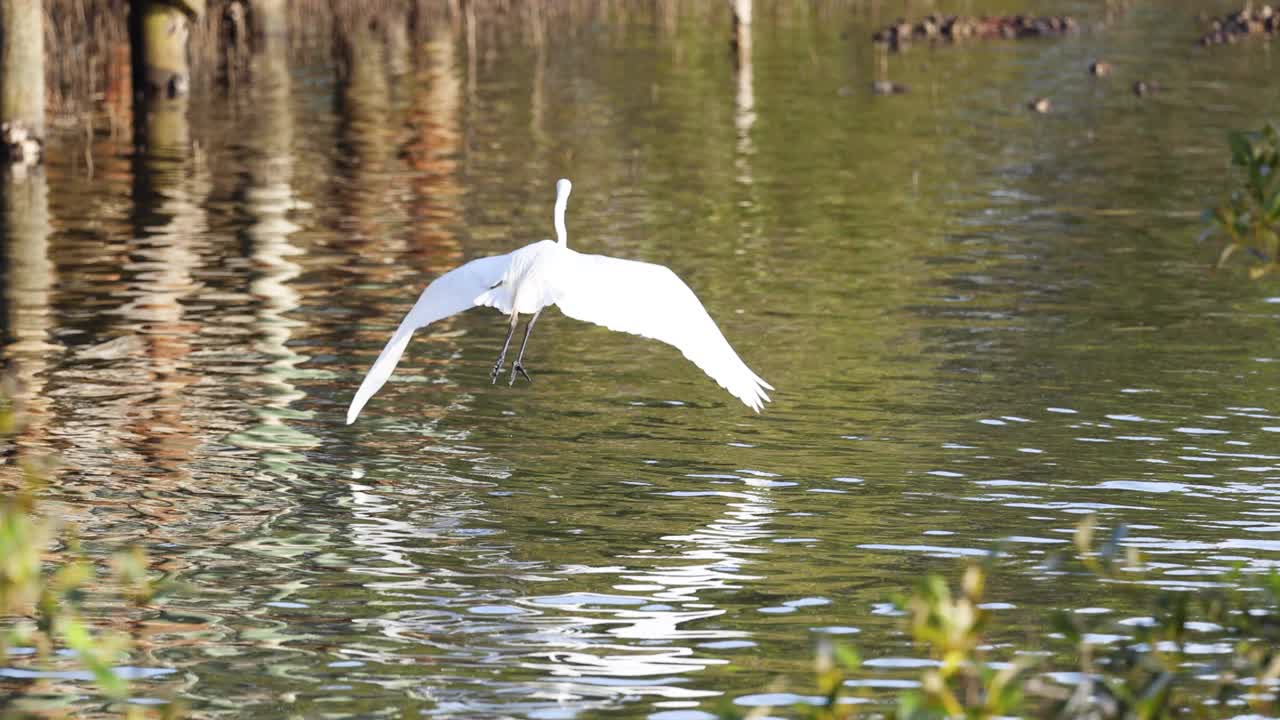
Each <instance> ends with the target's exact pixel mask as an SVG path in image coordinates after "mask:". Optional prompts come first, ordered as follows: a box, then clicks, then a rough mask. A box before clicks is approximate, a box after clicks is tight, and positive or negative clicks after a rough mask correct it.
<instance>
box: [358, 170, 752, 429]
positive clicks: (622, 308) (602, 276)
mask: <svg viewBox="0 0 1280 720" xmlns="http://www.w3.org/2000/svg"><path fill="white" fill-rule="evenodd" d="M572 188H573V184H572V183H570V182H569V181H568V180H566V179H563V178H562V179H560V180H559V181H558V182H557V183H556V204H555V228H556V239H555V240H540V241H538V242H535V243H533V244H531V245H526V246H524V247H522V248H520V249H519V250H515V251H513V252H509V253H507V254H505V255H494V256H492V257H485V258H479V259H476V260H472V261H471V262H469V263H466V264H464V265H461V266H459V267H457V268H454V269H453V270H450V271H449V272H447V273H445V274H443V275H441V276H440V277H438V278H436V279H435V280H433V281H432V282H431V284H429V285H427V287H426V289H425V290H423V291H422V294H421V295H419V296H418V301H417V302H415V303H414V305H413V307H412V308H411V309H410V310H409V313H408V314H407V315H405V317H404V320H402V321H401V322H400V327H399V328H398V329H397V330H396V331H395V333H394V334H393V335H392V336H391V339H390V340H388V341H387V344H386V346H385V347H384V348H383V349H382V352H381V353H380V354H379V355H378V358H377V359H376V360H374V362H373V366H372V367H370V368H369V371H368V373H366V374H365V376H364V380H363V381H362V382H361V383H360V388H359V389H358V390H356V394H355V397H354V398H352V400H351V405H350V407H348V409H347V424H348V425H350V424H351V423H353V422H355V420H356V418H357V417H359V416H360V411H361V410H362V409H363V408H364V406H365V404H366V403H368V402H369V399H370V398H371V397H373V394H374V393H376V392H378V390H379V389H380V388H381V387H382V386H383V384H385V383H386V382H387V378H389V377H391V373H392V371H393V370H395V367H396V364H397V363H399V362H400V356H401V355H403V354H404V350H405V347H406V346H408V344H409V339H410V338H411V337H412V336H413V332H414V331H415V330H417V329H418V328H422V327H425V326H427V325H428V324H430V323H433V322H436V321H437V320H441V319H444V318H446V317H449V316H450V315H455V314H457V313H460V312H462V311H463V310H468V309H470V308H473V307H491V308H496V309H497V310H498V311H499V312H502V313H503V314H505V315H509V316H510V318H511V320H510V323H509V326H508V328H507V338H506V340H505V341H504V342H503V344H502V351H501V352H500V353H499V354H498V360H497V362H495V363H494V364H493V371H492V372H491V373H490V376H489V377H490V381H491V382H494V383H496V382H497V381H498V376H499V375H500V374H501V373H502V370H503V364H504V362H505V360H506V357H507V350H508V349H509V348H510V346H511V338H512V336H513V335H514V334H515V332H516V327H517V326H518V325H519V322H520V316H521V315H530V316H531V317H530V318H529V322H528V324H527V325H526V326H525V331H524V340H523V341H522V342H521V344H520V351H519V353H518V354H517V355H516V360H515V362H514V363H512V366H511V379H510V381H509V384H511V385H514V384H515V381H516V378H517V376H522V377H524V378H525V379H526V380H529V381H530V382H532V378H530V377H529V373H528V371H527V370H526V369H525V366H524V352H525V350H526V349H527V348H528V346H529V336H530V335H531V334H532V333H533V324H534V323H535V322H537V320H538V317H539V316H540V315H541V314H542V311H543V310H544V309H546V308H547V306H549V305H555V306H556V307H558V308H560V312H562V313H564V314H565V315H568V316H569V317H571V318H575V319H578V320H584V321H586V322H590V323H595V324H597V325H603V326H604V327H607V328H609V329H610V330H617V331H620V332H626V333H631V334H633V335H640V336H642V337H647V338H652V339H654V340H661V341H662V342H665V343H667V344H669V345H673V346H675V347H676V348H677V349H678V350H680V352H681V353H683V354H684V356H685V357H686V358H688V359H689V360H690V361H691V362H692V363H693V364H694V365H697V366H698V367H699V368H701V369H702V371H703V372H705V373H706V374H707V375H709V376H710V377H711V379H712V380H715V381H716V382H717V383H719V385H720V386H721V387H723V388H724V389H725V390H728V391H729V394H731V395H733V396H734V397H736V398H738V399H739V400H741V401H742V402H743V403H745V404H746V405H747V407H749V408H751V409H752V410H755V411H756V412H760V408H762V407H763V406H764V403H766V402H768V401H769V396H768V395H767V394H766V392H765V391H766V390H772V389H773V386H772V385H770V384H769V383H767V382H765V381H764V379H763V378H761V377H760V376H759V375H757V374H755V373H754V372H752V371H751V368H749V367H747V366H746V364H745V363H743V362H742V359H741V358H739V357H738V354H737V353H736V352H734V350H733V348H732V347H731V346H730V345H729V342H728V341H727V340H725V339H724V335H723V334H722V333H721V332H720V328H719V327H717V326H716V324H715V321H714V320H712V319H711V316H710V315H708V314H707V310H706V308H704V307H703V306H702V303H701V302H700V301H699V300H698V297H697V296H696V295H694V294H693V291H692V290H690V289H689V286H688V285H686V284H685V283H684V281H683V280H681V279H680V278H679V277H678V276H677V275H676V274H675V273H674V272H672V271H671V270H670V269H669V268H667V267H664V266H662V265H655V264H653V263H647V262H639V261H636V260H623V259H620V258H613V257H607V256H604V255H587V254H584V253H579V252H577V251H574V250H571V249H569V240H568V233H567V232H566V231H565V224H564V212H565V208H566V206H567V205H568V203H569V192H570V190H572Z"/></svg>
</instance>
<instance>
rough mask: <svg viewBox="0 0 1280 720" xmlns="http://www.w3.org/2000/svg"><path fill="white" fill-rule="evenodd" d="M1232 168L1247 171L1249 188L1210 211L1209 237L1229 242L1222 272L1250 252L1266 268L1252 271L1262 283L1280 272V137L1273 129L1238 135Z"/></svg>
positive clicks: (1234, 138)
mask: <svg viewBox="0 0 1280 720" xmlns="http://www.w3.org/2000/svg"><path fill="white" fill-rule="evenodd" d="M1229 138H1230V143H1231V164H1232V165H1235V166H1236V167H1238V168H1241V169H1242V170H1244V185H1243V186H1242V187H1239V188H1237V189H1236V190H1234V191H1233V192H1232V193H1231V197H1230V199H1229V200H1228V202H1226V203H1224V204H1222V205H1220V206H1218V207H1217V208H1214V209H1212V210H1209V211H1206V220H1207V221H1208V222H1209V229H1208V230H1207V231H1206V235H1209V236H1219V237H1222V238H1224V239H1225V241H1226V243H1227V244H1226V246H1225V247H1223V249H1222V252H1221V253H1220V254H1219V255H1218V267H1222V266H1223V265H1224V264H1225V263H1226V262H1227V260H1228V259H1229V258H1230V257H1231V256H1232V255H1234V254H1235V253H1236V251H1237V250H1242V249H1243V250H1245V251H1246V252H1248V253H1250V254H1251V255H1253V256H1254V257H1256V258H1258V259H1259V260H1260V262H1259V263H1258V264H1255V265H1253V266H1252V267H1250V268H1249V276H1250V277H1251V278H1254V279H1257V278H1260V277H1262V276H1263V275H1266V274H1267V273H1269V272H1272V271H1273V270H1275V269H1276V268H1277V267H1280V235H1278V234H1277V233H1280V180H1277V178H1276V169H1277V167H1280V131H1277V128H1276V125H1275V124H1274V123H1267V125H1266V126H1265V127H1263V128H1262V129H1261V130H1259V131H1257V132H1233V133H1231V134H1230V135H1229Z"/></svg>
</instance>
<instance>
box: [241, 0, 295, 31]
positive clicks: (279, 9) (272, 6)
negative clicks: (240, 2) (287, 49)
mask: <svg viewBox="0 0 1280 720" xmlns="http://www.w3.org/2000/svg"><path fill="white" fill-rule="evenodd" d="M288 7H289V4H288V2H286V0H251V2H250V3H249V22H250V23H252V24H253V34H254V37H255V38H257V39H258V40H259V41H260V40H262V39H263V38H283V37H285V35H286V34H287V33H288V32H289V18H288V14H287V13H286V10H288Z"/></svg>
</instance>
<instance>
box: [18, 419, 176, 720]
mask: <svg viewBox="0 0 1280 720" xmlns="http://www.w3.org/2000/svg"><path fill="white" fill-rule="evenodd" d="M19 424H20V420H18V419H17V418H16V414H15V413H14V412H13V409H12V407H11V406H9V405H7V404H6V405H4V406H2V407H0V429H3V434H4V435H5V436H8V435H9V434H11V433H12V432H14V431H15V430H16V429H17V426H18V425H19ZM19 475H20V478H19V482H20V483H21V486H20V487H19V488H17V489H14V488H12V487H5V488H3V489H2V490H0V658H3V659H4V663H3V665H0V666H9V665H10V664H11V663H13V662H16V661H17V658H22V661H21V665H22V666H23V668H24V669H32V670H46V669H53V668H54V665H55V663H57V668H58V669H60V670H65V669H66V668H65V662H62V658H64V657H67V656H71V657H74V659H75V662H76V664H77V665H78V666H79V667H80V668H82V669H83V670H85V671H88V673H89V674H91V675H92V677H93V681H94V684H95V685H96V686H97V687H98V690H99V691H100V692H101V694H102V695H103V696H105V697H106V698H107V699H108V700H110V701H112V702H114V703H116V706H117V708H118V709H119V712H120V713H121V714H123V715H124V716H126V717H130V718H135V717H136V718H140V717H144V716H155V715H156V714H157V713H158V714H159V716H160V717H173V716H175V715H177V714H178V707H177V706H176V705H174V704H166V705H163V706H159V707H156V706H152V707H151V708H150V709H148V710H145V711H144V708H143V707H142V706H139V705H134V704H129V703H128V701H129V699H130V694H129V685H128V683H127V682H126V681H125V679H124V678H123V677H122V676H121V675H120V673H118V672H117V671H116V669H115V668H116V666H117V665H118V664H119V663H120V662H121V661H123V660H125V659H126V658H127V656H128V653H129V649H130V648H131V647H132V646H133V644H134V642H133V637H132V636H131V635H130V634H129V633H128V632H123V631H119V630H103V629H99V628H95V627H94V626H93V623H91V622H90V621H88V620H87V619H86V618H85V616H84V613H83V604H84V601H85V598H86V597H88V596H89V595H90V594H91V593H92V594H94V595H97V596H101V595H103V594H112V595H116V596H120V597H122V598H123V599H127V600H128V601H129V602H130V603H132V604H133V605H134V606H142V605H145V604H147V603H148V602H150V601H151V600H152V599H153V598H154V597H155V596H156V595H157V593H158V592H159V590H160V589H161V588H160V587H159V586H157V585H155V584H153V583H151V582H150V581H149V580H148V578H147V558H146V556H145V554H143V553H142V551H140V550H137V549H133V550H127V551H123V552H119V553H116V554H115V555H114V556H113V557H112V558H111V560H110V563H109V566H110V567H109V569H107V570H104V569H102V568H99V567H98V564H96V563H95V562H94V561H93V560H91V559H90V558H89V556H88V555H87V554H86V553H85V552H84V550H83V548H82V547H81V546H80V543H79V541H78V539H77V537H76V534H75V532H74V529H73V528H70V527H64V526H63V525H62V524H61V523H59V522H58V521H57V520H56V519H55V518H50V517H48V516H46V515H43V514H42V513H41V511H40V510H41V509H40V507H39V502H38V496H39V491H40V490H41V488H42V487H43V485H44V483H43V477H42V476H43V473H42V471H41V470H39V469H36V468H34V467H24V468H22V469H21V470H20V472H19ZM55 557H56V559H53V558H55ZM56 679H58V676H48V677H36V678H29V679H27V678H24V679H15V678H8V679H5V680H4V683H5V687H4V691H5V692H4V693H0V717H20V716H26V715H27V713H26V712H24V710H23V709H22V705H21V699H22V697H23V696H24V695H34V694H36V693H40V694H45V695H48V694H49V693H50V692H51V689H50V687H49V685H50V684H52V681H54V680H56ZM52 692H57V691H56V690H52Z"/></svg>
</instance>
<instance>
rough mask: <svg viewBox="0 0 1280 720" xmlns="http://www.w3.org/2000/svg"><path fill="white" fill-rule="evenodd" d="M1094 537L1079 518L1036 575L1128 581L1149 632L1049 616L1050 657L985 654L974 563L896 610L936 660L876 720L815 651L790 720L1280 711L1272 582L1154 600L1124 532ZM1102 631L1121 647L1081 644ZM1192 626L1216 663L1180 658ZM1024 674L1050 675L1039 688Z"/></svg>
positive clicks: (844, 659)
mask: <svg viewBox="0 0 1280 720" xmlns="http://www.w3.org/2000/svg"><path fill="white" fill-rule="evenodd" d="M1095 535H1096V525H1095V520H1094V518H1093V517H1092V516H1090V517H1089V518H1087V519H1085V520H1084V521H1083V522H1081V523H1080V525H1079V526H1078V527H1077V529H1076V534H1075V552H1074V553H1073V554H1071V555H1070V556H1068V557H1054V558H1052V559H1051V560H1050V561H1049V562H1048V565H1047V569H1048V570H1050V571H1051V572H1053V573H1055V574H1059V575H1063V576H1067V575H1071V576H1077V577H1080V578H1083V579H1084V580H1086V581H1088V582H1096V583H1126V584H1128V585H1129V586H1130V588H1131V589H1132V591H1133V592H1134V593H1137V594H1138V597H1139V598H1140V599H1141V600H1142V601H1144V604H1146V605H1147V606H1148V607H1149V608H1150V612H1151V620H1150V622H1147V623H1141V624H1136V625H1135V624H1119V625H1117V624H1116V623H1113V622H1109V621H1107V620H1099V619H1097V617H1098V616H1095V615H1082V614H1080V613H1073V612H1070V611H1066V610H1061V611H1058V612H1056V613H1054V614H1053V615H1052V616H1051V617H1050V618H1049V620H1048V622H1049V625H1050V627H1047V628H1045V636H1046V637H1045V639H1046V640H1047V641H1048V642H1049V644H1050V647H1051V649H1052V650H1054V651H1055V652H1052V653H1047V654H1046V653H1044V652H1043V650H1044V648H1041V647H1036V648H1026V649H1023V648H1018V647H1010V646H1008V645H1006V644H1001V645H998V646H995V645H992V644H991V643H990V642H989V640H988V631H989V630H990V629H991V619H990V615H989V613H988V612H987V611H986V610H984V609H983V607H982V604H983V595H984V590H985V588H986V586H987V582H988V578H989V577H990V575H991V573H992V570H993V568H992V562H993V561H994V558H995V557H996V555H995V554H994V553H993V554H992V555H991V556H990V558H989V559H988V562H987V563H986V564H970V565H968V566H967V567H965V569H964V571H963V572H962V574H961V580H960V587H959V588H958V589H957V590H952V588H951V587H950V586H949V585H948V583H947V581H946V580H945V579H944V578H942V577H940V576H938V575H929V576H927V577H925V578H924V579H923V580H922V581H921V582H920V583H919V585H918V586H917V587H916V589H915V591H914V592H913V593H912V594H911V596H910V597H909V598H906V599H905V600H903V601H900V602H898V603H897V604H898V606H899V608H900V609H903V610H905V611H906V616H907V618H908V619H907V627H908V630H909V631H910V633H911V637H912V638H913V639H914V641H915V642H916V643H917V645H919V646H920V647H921V648H922V649H923V650H924V651H925V652H926V653H927V654H928V656H929V657H930V658H932V659H934V660H935V661H937V664H936V666H933V667H930V668H927V669H925V670H924V671H922V673H921V675H920V677H919V688H918V689H913V690H908V691H904V692H902V693H900V694H899V695H898V696H897V697H896V699H895V700H896V702H894V703H893V705H892V709H890V710H887V711H886V709H885V707H884V705H883V704H877V705H873V706H870V707H867V706H866V704H865V702H866V698H854V697H850V696H848V695H847V694H846V688H847V687H848V683H847V680H848V679H850V678H851V677H856V676H857V674H858V671H859V669H860V667H861V659H860V657H859V656H858V654H857V653H856V652H855V651H853V650H852V649H850V648H847V647H842V646H839V645H834V646H833V645H829V644H824V645H821V646H820V647H819V649H818V653H817V657H818V660H817V663H816V673H815V674H816V684H817V691H818V692H817V693H816V701H811V703H809V704H805V705H802V706H799V707H797V708H795V714H796V715H797V716H799V717H804V718H811V719H812V720H845V719H846V718H852V717H858V716H860V715H862V714H864V710H865V711H866V712H865V714H867V715H871V716H878V717H886V716H887V717H893V718H899V719H902V720H925V719H932V718H975V719H976V718H992V719H994V718H1002V717H1014V716H1024V717H1025V716H1035V717H1054V718H1097V719H1099V720H1101V719H1107V718H1125V719H1130V718H1134V719H1142V720H1147V719H1155V718H1173V717H1187V716H1192V717H1237V716H1240V715H1242V713H1244V711H1245V710H1246V709H1248V710H1250V711H1252V712H1253V713H1254V716H1257V717H1263V716H1270V717H1275V716H1276V713H1277V712H1280V704H1278V703H1277V702H1276V688H1277V686H1278V681H1280V573H1277V572H1275V571H1272V572H1271V573H1270V574H1269V575H1267V576H1265V577H1263V578H1260V579H1259V578H1256V577H1254V578H1245V577H1243V576H1241V574H1240V571H1239V569H1237V570H1235V571H1234V572H1233V573H1232V577H1231V578H1230V582H1229V583H1221V584H1214V585H1212V586H1205V587H1196V588H1192V589H1186V590H1183V589H1179V590H1166V589H1162V588H1159V587H1155V586H1151V585H1147V584H1141V583H1139V582H1137V581H1139V580H1141V578H1142V572H1143V569H1144V568H1143V565H1142V560H1141V558H1140V557H1139V556H1138V553H1137V552H1136V551H1135V550H1134V549H1133V548H1132V547H1129V548H1126V547H1125V546H1124V545H1123V540H1124V538H1125V535H1126V528H1125V526H1123V525H1120V526H1117V527H1116V528H1115V529H1113V530H1112V532H1111V533H1110V534H1109V536H1108V537H1107V538H1105V539H1104V540H1103V541H1102V542H1101V543H1095ZM1095 544H1096V545H1097V547H1096V549H1095ZM1042 582H1043V581H1042ZM1104 622H1106V623H1108V627H1107V628H1105V630H1106V632H1107V633H1110V634H1111V635H1112V636H1113V637H1114V635H1117V634H1118V635H1121V636H1122V639H1120V640H1119V641H1116V642H1107V643H1105V644H1102V645H1098V644H1095V643H1094V642H1092V641H1091V639H1090V638H1091V634H1092V633H1095V632H1098V631H1100V630H1103V629H1104V628H1099V627H1094V626H1093V624H1094V623H1104ZM1206 627H1212V628H1215V632H1217V633H1218V636H1219V639H1220V641H1221V642H1228V643H1230V646H1231V650H1230V652H1219V653H1204V652H1197V651H1196V650H1195V649H1194V648H1189V647H1188V635H1189V633H1190V632H1191V631H1192V630H1193V629H1197V630H1201V629H1204V628H1206ZM1055 646H1056V647H1055ZM994 647H1000V649H1001V651H1002V653H1004V654H1006V655H1008V656H1011V657H1012V658H1013V659H1012V660H1004V661H993V660H991V659H990V658H989V657H988V653H989V652H990V651H991V650H992V649H993V648H994ZM1067 661H1070V662H1071V663H1073V664H1074V666H1071V665H1068V664H1066V663H1067ZM1041 665H1053V667H1045V668H1041V667H1039V666H1041ZM1033 668H1034V669H1036V670H1045V671H1048V670H1055V671H1059V674H1058V675H1057V676H1056V677H1055V678H1054V680H1052V681H1051V680H1050V679H1048V677H1047V676H1046V675H1044V674H1042V673H1039V672H1033ZM1063 671H1066V672H1063ZM1064 678H1070V681H1069V682H1067V681H1064ZM768 713H769V709H767V708H756V709H755V710H754V711H753V712H751V713H749V714H743V713H741V712H739V711H738V710H737V709H735V708H728V709H726V710H724V711H722V712H721V717H722V718H725V719H726V720H738V719H742V718H755V717H765V716H766V715H768Z"/></svg>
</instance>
